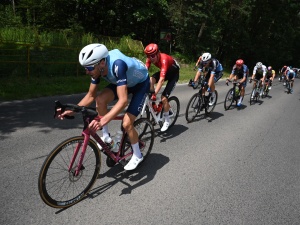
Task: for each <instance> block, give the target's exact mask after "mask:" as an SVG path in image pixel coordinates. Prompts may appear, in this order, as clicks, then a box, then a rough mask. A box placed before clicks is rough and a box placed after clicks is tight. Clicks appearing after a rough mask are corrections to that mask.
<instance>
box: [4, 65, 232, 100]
mask: <svg viewBox="0 0 300 225" xmlns="http://www.w3.org/2000/svg"><path fill="white" fill-rule="evenodd" d="M193 68H194V65H188V64H184V65H181V68H180V78H179V83H187V82H188V81H189V80H190V79H191V78H193V77H194V76H195V74H196V71H194V70H193ZM155 71H157V68H156V67H154V66H152V67H151V70H150V74H152V73H154V72H155ZM228 75H229V74H228V73H227V72H225V73H224V77H227V76H228ZM89 83H90V77H89V76H87V75H85V74H82V75H80V76H74V77H70V76H68V77H48V76H44V77H39V78H35V77H30V78H29V79H27V78H26V76H24V77H14V78H0V101H11V100H24V99H31V98H38V97H45V96H55V95H69V94H78V93H85V92H87V91H88V88H89ZM105 85H107V83H106V82H105V81H104V80H101V82H100V88H99V90H101V89H102V88H103V87H104V86H105Z"/></svg>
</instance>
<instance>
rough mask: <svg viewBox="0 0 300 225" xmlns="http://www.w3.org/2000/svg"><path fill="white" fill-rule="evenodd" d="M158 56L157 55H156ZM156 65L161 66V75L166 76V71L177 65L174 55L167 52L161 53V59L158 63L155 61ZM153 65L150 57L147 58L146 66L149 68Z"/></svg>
mask: <svg viewBox="0 0 300 225" xmlns="http://www.w3.org/2000/svg"><path fill="white" fill-rule="evenodd" d="M156 57H157V56H156ZM153 64H154V65H155V66H156V67H158V68H160V77H163V78H165V77H166V73H167V71H168V69H169V68H171V67H172V66H173V65H174V66H175V65H176V62H175V60H174V59H173V57H172V56H169V55H167V54H165V53H159V60H158V61H157V62H156V63H153ZM150 66H151V60H150V58H149V57H147V59H146V67H147V69H149V68H150Z"/></svg>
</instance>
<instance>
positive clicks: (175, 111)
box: [159, 96, 180, 129]
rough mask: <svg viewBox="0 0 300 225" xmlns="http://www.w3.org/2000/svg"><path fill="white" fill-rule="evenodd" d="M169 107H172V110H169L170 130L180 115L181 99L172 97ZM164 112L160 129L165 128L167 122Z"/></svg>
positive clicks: (169, 100)
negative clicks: (164, 124)
mask: <svg viewBox="0 0 300 225" xmlns="http://www.w3.org/2000/svg"><path fill="white" fill-rule="evenodd" d="M168 102H169V105H170V110H169V119H170V124H169V128H168V129H170V128H171V127H172V126H173V125H174V124H175V122H176V120H177V118H178V115H179V111H180V103H179V99H178V98H177V97H176V96H171V97H170V98H169V99H168ZM163 114H164V113H163V110H162V112H161V114H160V116H161V118H162V121H161V122H160V124H159V125H160V127H162V126H163V123H164V122H165V118H164V115H163Z"/></svg>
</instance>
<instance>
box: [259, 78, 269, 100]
mask: <svg viewBox="0 0 300 225" xmlns="http://www.w3.org/2000/svg"><path fill="white" fill-rule="evenodd" d="M271 82H272V81H271V80H269V79H266V80H265V85H264V87H263V94H262V96H261V97H262V98H265V97H268V95H269V92H270V90H269V87H270V83H271Z"/></svg>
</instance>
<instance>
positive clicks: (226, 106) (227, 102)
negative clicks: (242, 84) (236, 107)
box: [224, 88, 235, 110]
mask: <svg viewBox="0 0 300 225" xmlns="http://www.w3.org/2000/svg"><path fill="white" fill-rule="evenodd" d="M234 100H235V96H234V89H233V88H231V89H229V91H228V92H227V94H226V97H225V101H224V109H225V110H228V109H230V107H231V106H232V104H233V102H234Z"/></svg>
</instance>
